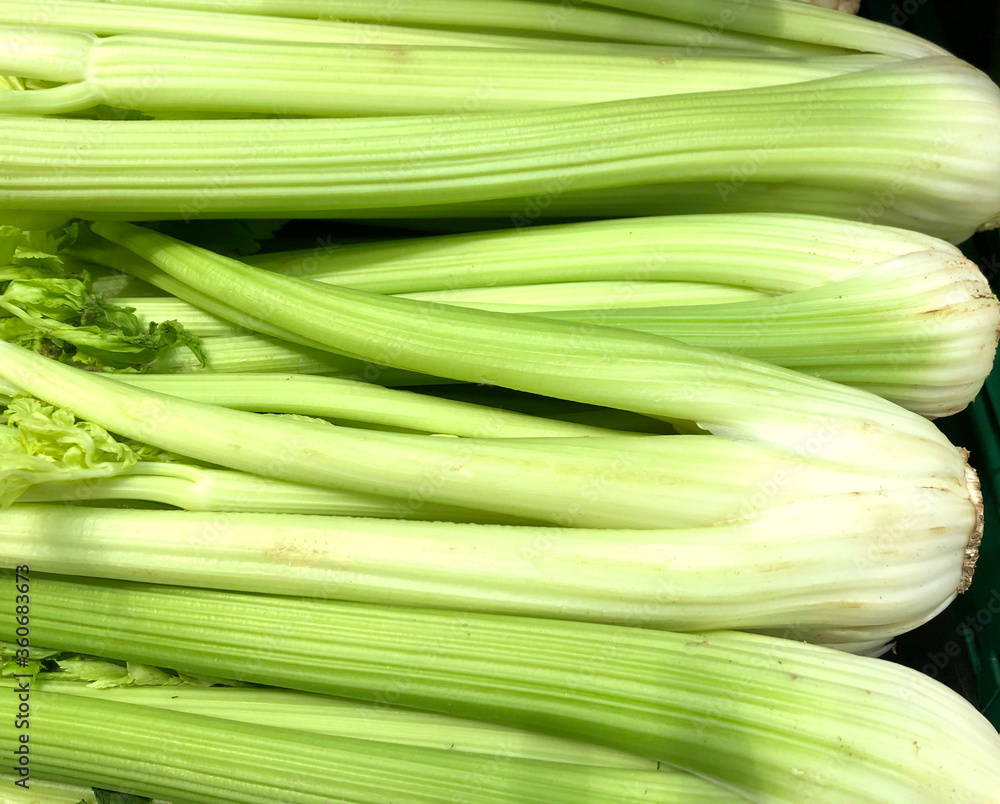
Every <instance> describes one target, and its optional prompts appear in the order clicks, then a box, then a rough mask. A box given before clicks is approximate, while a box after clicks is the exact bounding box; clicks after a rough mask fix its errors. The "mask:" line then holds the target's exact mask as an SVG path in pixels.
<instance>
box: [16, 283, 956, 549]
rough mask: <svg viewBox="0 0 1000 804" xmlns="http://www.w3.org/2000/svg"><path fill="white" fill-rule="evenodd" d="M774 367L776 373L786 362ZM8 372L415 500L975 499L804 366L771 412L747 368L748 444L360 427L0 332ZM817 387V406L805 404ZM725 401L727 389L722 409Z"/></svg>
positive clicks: (608, 511)
mask: <svg viewBox="0 0 1000 804" xmlns="http://www.w3.org/2000/svg"><path fill="white" fill-rule="evenodd" d="M408 303H409V304H416V302H408ZM445 309H458V308H445ZM484 315H486V314H484ZM490 315H493V314H490ZM518 320H527V318H524V319H518ZM546 323H548V322H546ZM609 331H610V332H616V330H609ZM663 343H665V344H669V343H670V342H668V341H663ZM691 354H692V356H694V355H696V354H697V355H701V354H705V355H714V353H709V352H704V353H695V352H691ZM727 363H732V364H733V365H738V361H736V360H735V359H733V360H732V361H730V359H729V358H726V359H725V360H724V361H723V362H722V363H721V364H719V363H713V364H711V365H710V366H705V365H703V366H701V367H700V368H698V369H697V375H696V380H697V381H699V382H701V383H704V387H703V388H701V389H700V390H699V393H704V394H706V397H711V396H713V395H714V394H713V385H715V383H717V382H720V381H721V378H722V377H723V376H725V377H726V380H727V381H728V382H743V378H742V377H741V375H740V374H738V373H732V374H730V373H729V372H728V371H726V372H724V373H722V374H718V375H717V374H716V372H717V371H718V370H719V367H720V366H725V365H726V364H727ZM667 365H670V364H667ZM752 365H753V364H748V368H749V367H750V366H752ZM760 365H761V366H763V364H760ZM673 366H676V372H675V373H678V374H683V372H684V371H685V369H686V367H685V364H684V363H683V362H681V361H677V362H676V363H674V364H673ZM713 366H714V367H715V368H714V370H708V371H707V370H706V369H710V368H712V367H713ZM765 368H766V369H767V371H766V372H765V374H764V375H763V376H764V377H767V376H769V375H770V373H771V372H772V371H773V372H778V370H777V369H771V368H770V367H765ZM0 376H2V377H4V378H5V379H6V380H7V381H8V382H10V383H12V384H13V385H15V386H17V387H19V388H21V389H22V390H24V391H25V392H27V393H30V394H34V395H36V396H38V397H40V398H42V399H45V400H47V401H48V402H50V403H53V404H56V405H59V406H60V407H62V408H65V409H66V410H70V411H73V412H74V413H76V414H77V415H78V416H80V417H82V418H85V419H87V420H92V421H93V422H96V423H101V424H102V425H103V426H106V427H108V428H109V429H110V430H112V431H114V432H116V433H118V434H120V435H122V436H125V437H128V438H132V439H135V440H137V441H141V442H143V443H146V444H149V445H152V446H154V447H158V448H159V449H162V450H167V451H169V452H173V453H177V454H181V455H186V456H188V457H190V458H194V459H196V460H201V461H205V462H208V463H213V464H216V465H220V466H225V467H227V468H231V469H239V470H241V471H248V472H251V473H254V474H260V475H264V476H267V477H271V478H276V479H280V480H288V481H292V482H295V483H306V484H310V485H318V486H323V487H325V488H335V489H346V490H353V491H360V492H364V493H366V494H378V495H385V496H392V497H399V498H401V499H404V500H407V501H409V502H410V503H411V504H413V505H414V506H415V507H419V506H420V504H421V503H424V502H430V503H434V504H445V505H452V506H460V507H463V508H472V509H475V510H482V511H488V512H493V513H500V514H505V515H509V516H515V517H519V518H525V519H530V520H533V521H536V522H547V523H556V524H560V525H565V526H581V527H598V528H608V527H611V528H619V527H629V528H674V527H693V526H700V525H710V524H714V523H717V522H721V521H725V520H728V519H732V518H734V517H737V516H746V515H749V514H751V513H753V512H754V511H756V510H762V509H765V508H772V507H775V506H778V505H782V504H785V503H788V502H792V501H795V500H797V499H802V498H803V497H814V496H817V495H827V494H837V493H840V492H851V491H875V490H889V489H893V488H902V489H913V488H914V487H929V488H945V489H948V490H949V491H950V492H951V493H954V494H956V495H957V496H958V497H959V498H960V499H961V500H962V501H963V503H964V504H965V505H967V506H968V507H969V508H970V510H974V508H975V504H974V503H973V502H972V500H971V498H970V496H969V495H970V491H969V487H968V485H967V484H968V479H967V475H966V472H967V468H966V464H965V461H964V458H963V457H962V456H961V455H960V454H959V453H958V452H957V450H955V448H954V447H952V446H951V444H949V443H948V442H947V440H946V439H944V437H943V436H941V435H940V434H939V433H938V431H937V430H936V429H935V428H934V427H933V426H932V425H931V424H930V423H928V422H927V421H926V420H924V419H920V418H919V417H917V416H915V415H913V414H910V413H908V412H906V411H903V410H901V409H897V408H895V407H894V406H891V405H889V403H885V402H883V401H882V400H880V399H878V398H877V397H873V396H871V397H870V396H868V395H864V394H861V392H857V391H853V389H846V388H838V386H835V385H833V384H828V383H821V382H820V381H818V380H815V381H814V380H812V379H811V378H805V377H800V376H799V375H794V374H791V373H788V382H789V383H790V384H789V385H788V386H787V389H788V394H787V395H786V396H785V397H783V398H782V401H783V402H784V403H785V404H786V405H790V407H789V408H788V410H787V411H782V410H781V409H780V408H778V407H777V406H773V408H772V410H771V411H768V412H767V413H760V412H759V411H758V410H757V408H756V406H755V405H754V401H755V395H756V396H759V398H761V399H764V398H768V399H770V398H773V397H774V391H773V390H768V386H767V385H766V384H764V385H762V386H760V387H759V389H755V388H754V387H753V385H752V384H750V383H751V382H752V381H753V380H754V379H755V374H754V372H753V371H752V370H751V371H748V372H747V373H746V374H745V375H744V376H745V378H746V382H747V385H746V387H745V389H744V390H741V399H740V401H739V403H738V404H737V403H733V404H732V406H731V407H730V409H729V414H730V415H734V414H735V418H732V419H731V420H730V422H731V423H730V425H729V430H730V431H731V432H732V434H733V436H734V437H738V438H745V437H746V435H750V440H749V441H747V442H746V443H741V442H739V441H734V440H731V439H730V438H722V437H707V436H702V435H691V436H661V437H647V438H636V437H631V436H614V437H609V438H568V439H560V438H528V439H496V438H494V439H484V438H473V439H464V438H434V437H432V436H426V435H408V434H401V433H386V432H376V431H371V430H358V429H354V428H347V427H336V426H333V425H329V424H319V423H315V422H313V421H301V420H297V419H289V418H287V417H280V416H260V415H257V414H253V413H244V412H241V411H234V410H226V409H224V408H218V407H215V406H213V405H205V404H201V403H198V402H191V401H189V400H186V399H183V398H181V397H175V396H168V395H165V394H159V393H156V392H154V391H149V390H144V389H139V388H134V387H131V386H128V385H125V384H124V383H121V382H117V381H116V380H113V379H110V378H108V377H103V376H101V375H99V374H96V373H94V372H85V371H80V370H79V369H74V368H70V367H68V366H65V365H62V364H59V363H57V362H55V361H52V360H49V359H47V358H45V357H42V356H40V355H37V354H34V353H33V352H31V351H29V350H27V349H23V348H20V347H17V346H12V345H10V344H6V343H0ZM776 376H778V377H784V376H785V373H784V372H778V374H777V375H776ZM680 379H681V381H683V378H680ZM757 379H758V381H759V379H760V378H759V377H758V378H757ZM812 383H817V384H818V385H816V386H814V388H815V390H816V391H817V392H818V391H823V392H824V393H815V394H810V395H803V394H801V393H800V394H799V395H798V396H793V394H795V393H796V391H797V386H802V385H804V386H805V388H806V389H809V387H810V386H811V385H812ZM602 387H603V384H602ZM723 387H724V386H723ZM772 387H775V386H772ZM776 387H778V388H780V387H782V386H780V385H779V386H776ZM838 391H839V394H840V395H846V396H847V397H848V399H850V400H854V405H855V406H856V407H855V408H854V409H853V410H852V408H851V406H850V405H848V406H847V407H845V406H844V400H839V401H840V408H842V409H843V413H844V414H846V413H852V414H854V415H852V416H847V415H841V416H839V417H837V416H834V415H833V414H834V411H837V410H838V406H837V405H836V404H835V403H836V402H837V401H838V400H837V399H836V398H833V399H831V398H830V394H831V392H834V393H837V392H838ZM807 401H808V405H809V406H810V414H805V413H803V412H802V410H801V406H802V405H803V404H805V403H806V402H807ZM793 403H794V404H793ZM678 404H680V405H681V410H683V409H684V407H683V406H684V405H698V406H703V405H704V403H703V402H702V401H701V400H699V399H696V398H691V397H689V398H688V399H686V400H681V401H679V403H678ZM831 404H832V405H833V407H828V408H824V405H828V406H829V405H831ZM742 405H748V406H750V407H749V409H750V410H753V411H757V413H756V415H755V417H754V418H755V419H756V421H754V422H752V423H751V422H749V421H747V422H746V425H749V427H747V426H742V425H740V424H739V418H740V415H739V411H740V410H741V406H742ZM726 409H727V406H726V405H722V406H721V407H720V406H719V402H718V401H717V402H716V410H718V411H724V410H726ZM706 412H707V411H706ZM869 414H874V416H875V417H874V418H872V417H871V416H870V415H869ZM904 414H905V415H904ZM771 416H777V417H780V418H781V425H782V426H781V427H780V428H779V429H778V430H775V429H774V427H773V425H770V426H769V424H770V422H769V419H770V417H771ZM813 416H815V418H812V417H813ZM793 417H797V418H793ZM681 418H683V416H682V417H681ZM755 431H756V432H757V433H759V434H760V435H759V436H757V438H756V439H754V433H755ZM762 437H766V438H767V439H768V440H770V441H777V442H778V443H784V444H785V445H786V447H784V448H783V447H774V446H770V445H768V444H767V443H765V442H761V440H760V439H761V438H762ZM796 440H801V443H796ZM789 448H791V449H789ZM883 450H885V451H884V452H883ZM901 455H905V456H906V460H905V462H903V463H902V464H901V461H900V456H901ZM859 461H862V462H860V463H859ZM45 479H50V478H46V477H41V478H38V479H36V480H35V482H37V481H38V480H45ZM962 536H963V538H966V539H968V538H970V534H969V533H968V532H966V533H963V534H962Z"/></svg>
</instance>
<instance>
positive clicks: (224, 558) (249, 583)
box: [0, 490, 975, 645]
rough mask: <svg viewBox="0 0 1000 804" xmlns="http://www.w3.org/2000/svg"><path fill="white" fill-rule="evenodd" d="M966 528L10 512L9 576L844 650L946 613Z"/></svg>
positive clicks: (811, 503)
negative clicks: (595, 525) (609, 525)
mask: <svg viewBox="0 0 1000 804" xmlns="http://www.w3.org/2000/svg"><path fill="white" fill-rule="evenodd" d="M974 527H975V512H974V511H972V510H971V509H970V507H969V506H968V505H967V504H965V503H964V501H962V500H961V499H959V498H958V497H957V496H956V495H954V494H952V493H950V492H947V491H941V490H899V491H895V492H885V493H877V492H876V493H866V494H858V495H850V494H847V495H829V496H826V497H820V498H817V499H808V500H803V501H800V502H796V503H793V504H791V505H787V506H784V507H778V508H772V509H770V510H768V511H767V512H765V513H763V514H759V515H755V516H752V517H750V518H748V519H745V520H741V521H738V522H734V523H724V524H719V525H715V526H712V527H701V528H693V529H684V530H639V531H636V530H584V529H573V528H570V529H560V528H540V527H525V526H517V527H511V526H501V525H475V524H455V523H446V522H397V521H393V520H376V519H351V518H343V517H341V518H337V517H317V516H312V517H306V516H288V515H270V516H267V515H256V514H231V515H229V516H227V517H219V516H218V515H213V514H193V513H186V512H177V511H129V510H107V509H97V508H79V507H67V506H40V505H15V506H13V507H12V508H10V509H8V510H6V511H5V512H4V515H3V521H2V523H0V566H7V567H14V566H16V565H17V564H18V563H23V564H29V565H30V566H31V567H32V569H34V570H38V571H42V572H51V573H59V574H62V575H86V576H92V577H103V578H115V579H120V580H141V581H147V582H155V583H163V584H171V585H177V586H190V587H205V588H212V589H227V590H234V591H243V592H259V593H268V592H273V591H274V590H281V592H282V594H287V595H294V596H303V597H315V598H333V599H340V600H354V601H359V602H364V603H379V604H388V605H399V606H414V607H419V608H439V609H453V610H457V611H479V612H489V613H495V614H512V615H520V616H529V617H543V618H553V619H565V620H577V621H589V622H603V623H614V624H618V625H641V626H643V627H646V628H657V629H664V630H672V631H702V630H707V629H719V628H729V629H741V630H749V631H758V632H765V633H774V634H776V635H781V636H786V637H789V638H794V639H799V640H808V641H810V642H821V643H823V644H827V645H835V644H838V643H850V642H862V641H883V642H884V641H886V640H888V639H891V638H892V637H894V636H897V635H898V634H901V633H904V632H905V631H908V630H911V629H913V628H916V627H918V626H920V625H922V624H923V623H925V622H927V621H928V620H929V619H930V618H931V617H933V616H934V615H935V614H937V613H938V612H939V611H941V610H942V609H943V608H944V607H945V606H947V605H948V603H950V602H951V600H952V599H954V597H955V595H956V593H957V592H958V591H960V590H962V589H964V588H966V587H967V586H968V584H969V580H970V579H971V576H972V567H973V566H974V563H975V562H974V554H975V549H974V547H973V548H970V546H969V544H968V542H969V539H968V535H967V534H968V533H969V532H971V531H972V530H973V529H974ZM137 533H141V534H142V537H141V538H136V534H137ZM192 551H195V552H196V553H197V556H198V560H197V561H196V562H192V561H191V554H192ZM967 551H968V554H967ZM639 612H641V614H639Z"/></svg>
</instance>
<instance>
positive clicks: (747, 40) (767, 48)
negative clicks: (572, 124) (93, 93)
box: [0, 0, 843, 58]
mask: <svg viewBox="0 0 1000 804" xmlns="http://www.w3.org/2000/svg"><path fill="white" fill-rule="evenodd" d="M151 5H152V4H148V3H147V4H142V3H114V7H113V8H112V7H111V4H109V3H104V2H101V0H59V10H58V13H53V11H52V6H51V4H50V3H49V2H48V0H16V2H12V3H7V4H5V5H4V6H3V8H2V9H0V24H6V25H11V26H16V27H18V28H19V29H20V30H21V31H23V32H25V33H34V32H35V31H37V30H39V29H44V30H64V31H78V32H90V33H96V34H100V35H102V36H107V35H114V34H152V35H156V36H171V37H175V38H179V39H188V38H196V39H213V40H217V41H252V42H302V43H310V42H311V43H324V44H350V45H386V46H399V45H404V46H405V45H439V46H454V47H486V48H499V49H509V48H522V49H526V50H533V51H537V52H552V51H554V50H557V51H560V52H568V53H589V54H594V55H630V54H631V55H648V56H652V57H654V58H655V57H661V58H663V57H666V58H669V57H671V56H673V55H698V54H702V53H704V54H712V53H718V54H719V55H738V54H740V53H746V54H748V55H754V54H761V55H773V56H796V55H832V54H836V53H842V52H843V50H842V49H840V48H827V47H822V46H817V45H810V44H806V43H801V42H794V41H789V40H775V39H771V38H768V37H759V36H747V35H744V34H739V33H733V34H725V33H719V34H717V35H716V36H714V37H713V39H712V42H711V43H710V44H708V45H707V46H705V47H702V46H700V45H699V46H698V47H697V48H696V49H695V50H694V51H693V52H692V50H691V39H692V37H696V36H698V35H699V34H701V33H703V31H702V29H701V28H700V27H698V26H691V25H688V24H685V23H676V22H674V23H666V24H663V23H660V22H658V21H657V20H655V19H649V26H648V27H646V28H645V29H646V30H650V31H652V30H657V29H658V30H660V31H661V32H669V33H667V34H666V35H667V36H669V37H670V38H671V39H672V40H674V41H675V42H676V44H675V45H674V46H665V45H662V44H656V45H636V44H630V43H621V42H596V41H595V42H590V41H575V40H570V39H560V38H548V37H538V36H498V35H496V36H495V35H490V34H487V33H478V32H463V31H457V30H439V29H431V28H418V27H412V26H397V25H393V24H391V21H389V20H379V21H378V22H377V23H355V22H338V21H334V20H302V19H291V18H282V17H280V16H270V17H264V18H261V17H256V16H249V15H242V14H230V13H224V12H221V11H220V9H219V5H218V4H217V3H216V4H214V5H212V6H210V7H209V8H208V9H207V10H204V11H202V10H184V9H176V8H171V9H166V8H155V7H146V6H151ZM661 38H663V37H661Z"/></svg>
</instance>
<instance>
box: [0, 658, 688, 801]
mask: <svg viewBox="0 0 1000 804" xmlns="http://www.w3.org/2000/svg"><path fill="white" fill-rule="evenodd" d="M36 683H37V684H38V689H41V690H44V691H45V692H56V693H59V694H61V695H76V696H79V697H83V698H91V699H96V700H103V701H116V702H118V703H126V704H130V705H133V706H149V707H155V708H157V709H166V710H169V711H171V712H186V713H188V714H192V715H204V716H207V717H217V718H222V719H224V720H234V721H236V722H239V723H257V724H260V725H263V726H269V727H273V728H281V729H295V730H297V731H305V732H311V733H313V734H328V735H331V736H337V737H352V738H356V739H359V740H371V741H373V742H378V743H393V744H396V745H413V746H421V747H424V748H434V749H437V750H440V751H453V752H455V753H460V754H486V755H493V756H503V757H508V758H511V759H534V760H539V761H543V762H564V763H568V764H571V765H580V766H585V767H586V766H595V767H603V768H622V769H629V770H641V771H651V770H660V771H662V772H669V771H670V769H669V768H663V767H659V765H660V763H658V762H656V760H652V759H646V758H644V757H637V756H633V755H631V754H626V753H624V752H621V751H612V750H609V749H606V748H601V747H599V746H595V745H590V744H587V743H580V742H574V741H571V740H563V739H559V738H556V737H549V736H547V735H544V734H536V733H534V732H531V731H527V730H522V729H513V728H506V727H503V726H494V725H492V724H489V723H482V722H479V721H476V720H466V719H464V718H456V717H447V716H446V715H438V714H434V713H432V712H417V711H413V710H409V709H398V708H396V707H392V706H373V705H371V704H367V703H362V702H360V701H351V700H346V699H341V698H333V697H331V696H329V695H309V694H308V693H302V692H292V691H290V690H280V689H273V688H272V689H254V688H250V687H201V686H195V685H191V684H181V685H179V686H163V687H111V688H106V689H105V688H95V687H93V686H91V685H89V684H83V683H81V682H78V681H64V680H62V681H61V680H59V674H58V673H52V674H46V676H43V677H41V678H39V681H38V682H36ZM3 686H7V687H9V686H11V682H9V681H8V682H3V681H0V687H3ZM583 772H586V771H583ZM73 804H78V802H77V801H74V802H73Z"/></svg>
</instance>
